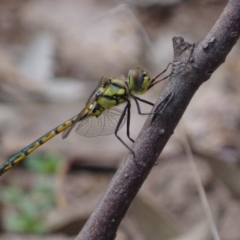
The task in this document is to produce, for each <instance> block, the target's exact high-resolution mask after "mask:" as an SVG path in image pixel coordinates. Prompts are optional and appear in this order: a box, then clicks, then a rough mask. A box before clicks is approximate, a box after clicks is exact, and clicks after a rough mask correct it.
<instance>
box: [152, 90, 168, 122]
mask: <svg viewBox="0 0 240 240" xmlns="http://www.w3.org/2000/svg"><path fill="white" fill-rule="evenodd" d="M172 97H173V93H172V92H171V93H169V94H168V95H167V96H166V97H165V98H164V99H163V100H162V102H161V103H160V104H159V105H158V107H157V108H156V109H155V111H154V112H153V113H154V114H155V115H154V116H153V118H152V123H153V121H154V119H155V117H156V115H159V114H161V112H162V111H163V109H164V108H165V107H166V106H167V105H168V103H169V102H170V101H171V100H172Z"/></svg>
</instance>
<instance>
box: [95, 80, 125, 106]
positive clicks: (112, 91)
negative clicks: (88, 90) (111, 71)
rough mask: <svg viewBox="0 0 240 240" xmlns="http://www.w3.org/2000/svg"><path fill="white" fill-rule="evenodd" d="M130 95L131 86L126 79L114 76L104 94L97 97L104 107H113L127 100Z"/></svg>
mask: <svg viewBox="0 0 240 240" xmlns="http://www.w3.org/2000/svg"><path fill="white" fill-rule="evenodd" d="M128 97H129V88H128V85H127V83H126V82H125V81H123V80H120V79H116V78H112V79H110V84H109V85H108V86H107V88H106V90H105V91H104V92H103V94H100V95H99V96H98V98H97V100H96V101H97V103H98V104H99V105H101V106H102V107H103V108H104V109H107V108H112V107H114V106H116V105H119V104H120V103H123V102H125V101H126V99H127V98H128Z"/></svg>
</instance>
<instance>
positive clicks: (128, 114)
mask: <svg viewBox="0 0 240 240" xmlns="http://www.w3.org/2000/svg"><path fill="white" fill-rule="evenodd" d="M130 119H131V102H130V101H129V107H128V108H127V137H128V139H129V140H130V141H132V142H133V143H134V140H133V139H132V138H131V137H130Z"/></svg>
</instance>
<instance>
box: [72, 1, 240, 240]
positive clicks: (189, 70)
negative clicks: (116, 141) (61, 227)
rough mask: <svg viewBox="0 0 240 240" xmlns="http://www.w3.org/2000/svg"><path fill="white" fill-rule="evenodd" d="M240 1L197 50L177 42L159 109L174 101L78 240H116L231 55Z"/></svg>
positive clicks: (144, 134)
mask: <svg viewBox="0 0 240 240" xmlns="http://www.w3.org/2000/svg"><path fill="white" fill-rule="evenodd" d="M239 23H240V1H239V0H231V1H229V3H228V5H227V6H226V8H225V9H224V11H223V13H222V14H221V16H220V18H219V19H218V21H217V22H216V24H215V25H214V26H213V28H212V30H211V31H210V32H209V34H208V35H207V36H206V37H205V39H204V40H203V41H202V42H199V43H198V44H196V45H194V49H193V45H191V44H189V43H187V42H185V41H184V40H183V38H182V37H174V38H173V47H174V63H173V71H172V74H171V78H170V80H169V81H168V84H167V86H166V87H165V89H164V90H163V92H162V94H161V96H160V99H159V100H158V102H157V104H156V106H158V105H159V104H160V103H161V102H162V100H163V99H164V98H165V97H166V96H167V95H168V94H170V93H172V94H173V97H172V99H171V101H170V102H169V103H168V105H167V106H166V107H165V108H164V109H162V111H161V113H159V114H157V115H155V119H154V121H153V122H152V123H151V118H152V117H153V116H152V115H150V116H149V118H148V120H147V122H146V123H145V125H144V127H143V129H142V131H141V133H140V135H139V137H138V139H137V140H136V142H135V144H134V147H133V150H134V152H135V155H136V159H135V160H136V162H138V163H139V164H138V165H136V164H135V163H134V161H133V159H132V155H129V156H128V158H127V159H126V160H125V161H124V162H123V163H122V165H121V166H120V168H119V170H118V172H117V173H116V175H115V177H114V178H113V180H112V182H111V184H110V185H109V187H108V190H107V192H106V194H105V196H104V197H103V199H102V201H101V202H100V203H99V205H98V207H97V208H96V210H95V211H94V212H93V214H92V215H91V217H90V218H89V220H88V221H87V223H86V225H85V226H84V227H83V229H82V231H81V233H80V234H79V235H78V236H77V238H76V239H77V240H112V239H114V238H115V236H116V232H117V228H118V226H119V224H120V222H121V220H122V219H123V217H124V215H125V213H126V211H127V210H128V208H129V205H130V204H131V202H132V200H133V199H134V197H135V196H136V194H137V192H138V190H139V189H140V187H141V186H142V184H143V182H144V180H145V179H146V177H147V176H148V174H149V172H150V170H151V169H152V167H153V166H154V164H155V161H156V160H157V158H158V156H159V154H160V153H161V151H162V150H163V148H164V146H165V145H166V143H167V141H168V140H169V138H170V137H171V135H172V134H173V132H174V129H175V127H176V125H177V124H178V122H179V120H180V119H181V117H182V115H183V113H184V111H185V109H186V108H187V106H188V104H189V102H190V100H191V98H192V97H193V95H194V94H195V92H196V91H197V89H198V88H199V86H200V85H201V84H202V83H203V82H204V81H206V80H207V79H209V78H210V76H211V74H212V73H213V71H215V70H216V69H217V68H218V67H219V65H220V64H222V63H223V62H224V60H225V58H226V56H227V54H228V53H229V52H230V50H231V49H232V47H233V46H234V44H235V43H236V41H237V40H238V38H239V34H240V24H239Z"/></svg>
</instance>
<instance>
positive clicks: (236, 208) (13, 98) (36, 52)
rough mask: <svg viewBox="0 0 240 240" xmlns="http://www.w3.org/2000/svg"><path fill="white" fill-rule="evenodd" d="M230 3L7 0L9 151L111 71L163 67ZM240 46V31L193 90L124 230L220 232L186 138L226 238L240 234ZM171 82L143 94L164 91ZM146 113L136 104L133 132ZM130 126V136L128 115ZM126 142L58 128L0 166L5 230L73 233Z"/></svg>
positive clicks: (3, 109) (3, 61) (78, 106)
mask: <svg viewBox="0 0 240 240" xmlns="http://www.w3.org/2000/svg"><path fill="white" fill-rule="evenodd" d="M226 3H227V1H224V0H222V1H221V0H194V1H187V0H171V1H170V0H168V1H167V0H141V1H139V0H138V1H135V0H129V1H120V0H119V1H118V0H115V1H108V0H103V1H96V0H69V1H65V0H41V1H40V0H35V1H33V0H22V1H18V0H0V113H1V114H0V142H1V144H0V159H1V163H3V162H4V161H6V160H7V159H8V158H9V157H10V156H12V155H14V154H15V153H17V152H18V151H19V150H21V149H22V148H24V147H25V146H27V145H28V144H30V143H31V142H33V141H34V140H35V139H37V138H39V137H40V136H42V135H43V134H45V133H46V132H48V131H49V130H50V129H52V128H54V127H56V126H57V125H59V124H61V123H62V122H64V121H65V120H67V119H69V118H71V117H73V116H74V115H76V114H78V113H79V112H80V111H81V110H82V108H83V107H84V106H85V103H86V101H87V99H88V97H89V96H90V94H91V92H92V91H93V90H94V89H95V87H96V85H97V83H98V81H99V80H100V78H101V77H102V76H106V77H113V76H115V77H122V76H126V75H127V72H128V70H129V69H131V68H134V67H141V68H143V69H145V70H147V71H149V73H150V74H151V76H153V77H154V76H155V75H157V74H158V73H160V72H161V71H163V70H164V69H165V68H166V66H167V64H168V63H169V62H171V61H172V60H173V49H172V37H174V36H178V35H181V36H183V37H184V38H185V39H186V40H187V41H189V42H192V43H194V42H198V41H201V40H202V39H203V38H204V36H205V35H206V34H207V33H208V32H209V30H210V29H211V27H212V26H213V24H214V23H215V21H216V20H217V19H218V17H219V15H220V14H221V12H222V10H223V9H224V7H225V5H226ZM239 53H240V45H239V43H238V44H237V45H236V46H235V47H234V49H233V50H232V52H231V53H230V54H229V56H228V58H227V60H226V62H225V63H224V64H223V65H222V66H221V67H220V68H219V69H217V71H216V72H215V73H214V74H213V76H212V77H211V79H210V80H209V81H208V82H206V83H205V84H204V85H203V86H202V87H201V88H200V89H199V91H198V92H197V94H196V95H195V96H194V98H193V100H192V102H191V103H190V105H189V107H188V109H187V111H186V113H185V114H184V117H183V120H182V124H180V127H178V128H177V129H176V131H175V134H174V135H173V136H172V138H171V140H170V141H169V143H168V144H167V146H166V148H165V149H164V151H163V153H162V155H161V158H160V159H159V161H158V165H157V166H155V167H154V168H153V170H152V171H151V173H150V175H149V177H148V179H147V180H146V182H145V183H144V185H143V187H142V189H141V191H140V192H139V194H138V196H137V197H136V199H135V201H134V202H133V204H132V206H131V208H130V210H129V212H128V213H127V215H126V217H125V219H124V221H123V222H122V224H121V226H120V228H119V231H118V235H117V238H116V239H117V240H130V239H139V240H145V239H148V240H155V239H158V240H165V239H175V240H177V239H181V240H183V239H184V240H185V239H186V240H187V239H194V240H195V239H196V240H198V239H201V240H205V239H206V240H208V239H212V237H211V233H210V230H209V224H208V223H207V220H206V216H205V213H204V208H203V206H202V203H201V200H200V198H199V194H198V191H197V187H196V184H195V180H194V179H195V177H196V174H195V173H194V172H193V171H192V170H191V167H190V164H189V160H188V157H187V156H186V147H185V145H184V139H186V138H187V139H188V140H189V142H190V146H191V149H192V152H193V156H194V159H195V160H196V164H197V169H198V171H199V174H200V177H201V181H202V184H203V187H204V189H205V191H206V193H207V197H208V201H209V204H210V206H211V209H212V211H213V216H214V219H215V222H216V225H217V227H218V230H219V234H220V236H221V238H222V239H227V240H238V239H240V231H239V222H240V205H239V197H240V170H239V160H240V141H239V140H240V138H239V133H240V111H239V106H240V98H239V96H240V83H239V74H240V70H239V69H240V58H239V56H240V54H239ZM163 85H164V83H161V84H158V85H157V86H155V87H154V89H152V90H151V91H149V92H148V93H146V94H145V95H144V96H143V98H144V99H146V100H148V101H152V102H155V101H156V99H157V98H158V96H159V94H160V93H161V89H162V87H163ZM133 105H134V104H133ZM142 108H143V111H145V112H147V111H150V110H151V108H149V107H148V106H146V105H142ZM145 119H146V118H145V117H143V116H141V117H139V115H138V114H137V111H136V109H135V108H134V107H133V109H132V116H131V136H132V137H133V138H136V137H137V135H138V133H139V132H140V130H141V127H142V125H143V123H144V121H145ZM120 135H121V136H122V137H123V138H124V139H125V141H126V142H127V143H128V144H130V146H131V143H130V142H128V141H127V138H126V129H125V128H124V127H123V128H122V129H121V133H120ZM126 154H127V150H126V149H125V148H124V146H122V144H121V143H120V142H119V141H118V140H117V139H116V138H115V136H114V135H113V136H106V137H97V138H84V137H81V136H79V135H78V134H77V133H76V132H75V131H73V132H72V133H71V134H70V135H69V137H68V138H67V139H65V140H62V138H61V136H56V137H54V138H53V139H52V140H51V141H49V142H47V143H46V144H44V145H43V146H41V148H39V149H38V150H37V151H36V152H34V153H33V154H31V155H30V156H29V157H28V159H26V160H25V161H24V162H23V163H21V164H19V165H17V166H16V167H14V168H13V169H12V170H11V171H9V172H8V173H6V174H5V175H4V176H2V177H1V179H0V196H1V197H0V219H1V221H0V239H39V240H40V239H43V238H44V239H49V240H52V239H64V240H65V239H73V237H74V236H76V234H77V233H78V232H79V230H80V228H81V227H82V226H83V225H84V223H85V222H86V220H87V219H88V217H89V215H90V214H91V213H92V212H93V210H94V208H95V207H96V205H97V203H98V202H99V200H100V199H101V197H102V196H103V194H104V193H105V191H106V189H107V186H108V184H109V182H110V180H111V178H112V177H113V174H114V173H115V171H116V170H117V168H118V166H119V164H120V163H121V161H122V160H123V158H124V156H125V155H126Z"/></svg>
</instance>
